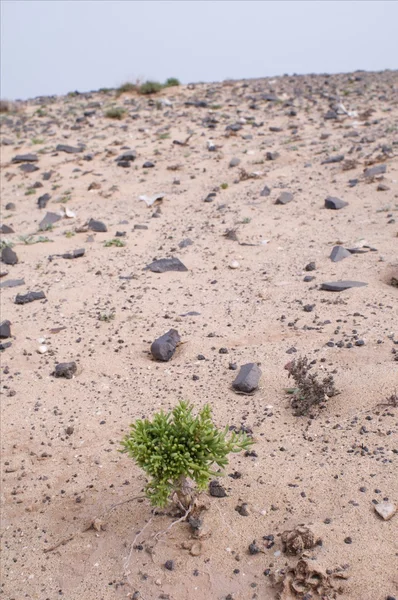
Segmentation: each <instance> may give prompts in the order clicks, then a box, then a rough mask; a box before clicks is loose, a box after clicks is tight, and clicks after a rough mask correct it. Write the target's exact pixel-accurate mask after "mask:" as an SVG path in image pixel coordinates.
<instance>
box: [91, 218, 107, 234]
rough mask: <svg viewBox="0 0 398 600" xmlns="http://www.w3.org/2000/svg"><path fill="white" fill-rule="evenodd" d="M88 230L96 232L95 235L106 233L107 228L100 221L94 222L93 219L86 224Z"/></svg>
mask: <svg viewBox="0 0 398 600" xmlns="http://www.w3.org/2000/svg"><path fill="white" fill-rule="evenodd" d="M88 226H89V229H91V231H96V232H97V233H105V232H106V231H108V228H107V226H106V225H105V223H103V222H102V221H96V220H95V219H90V220H89V222H88Z"/></svg>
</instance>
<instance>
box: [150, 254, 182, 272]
mask: <svg viewBox="0 0 398 600" xmlns="http://www.w3.org/2000/svg"><path fill="white" fill-rule="evenodd" d="M147 269H149V270H150V271H152V273H166V272H167V271H188V269H187V268H186V266H185V265H184V264H183V263H182V262H181V261H180V259H179V258H176V257H173V258H160V259H159V260H154V261H153V262H151V263H150V264H149V265H147V266H146V267H144V270H147Z"/></svg>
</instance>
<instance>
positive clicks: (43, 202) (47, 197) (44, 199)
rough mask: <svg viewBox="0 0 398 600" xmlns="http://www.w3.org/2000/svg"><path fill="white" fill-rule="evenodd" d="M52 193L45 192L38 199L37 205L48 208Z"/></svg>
mask: <svg viewBox="0 0 398 600" xmlns="http://www.w3.org/2000/svg"><path fill="white" fill-rule="evenodd" d="M50 198H51V196H50V194H43V195H42V196H40V197H39V198H38V199H37V206H38V207H39V208H46V206H47V204H48V201H49V200H50Z"/></svg>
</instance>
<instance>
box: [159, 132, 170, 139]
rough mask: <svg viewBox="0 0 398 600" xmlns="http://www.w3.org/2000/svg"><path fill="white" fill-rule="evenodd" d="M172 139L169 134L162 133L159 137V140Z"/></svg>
mask: <svg viewBox="0 0 398 600" xmlns="http://www.w3.org/2000/svg"><path fill="white" fill-rule="evenodd" d="M169 137H170V134H169V133H161V134H160V135H159V137H158V139H159V140H168V139H169Z"/></svg>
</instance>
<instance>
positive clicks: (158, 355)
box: [151, 329, 181, 362]
mask: <svg viewBox="0 0 398 600" xmlns="http://www.w3.org/2000/svg"><path fill="white" fill-rule="evenodd" d="M180 340H181V338H180V336H179V334H178V331H177V330H176V329H170V331H168V332H167V333H165V334H164V335H161V336H160V337H159V338H157V339H156V340H155V341H154V342H153V343H152V345H151V354H152V356H153V358H154V359H155V360H160V361H163V362H166V361H168V360H170V358H171V357H172V356H173V354H174V352H175V350H176V348H177V344H178V343H179V342H180Z"/></svg>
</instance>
